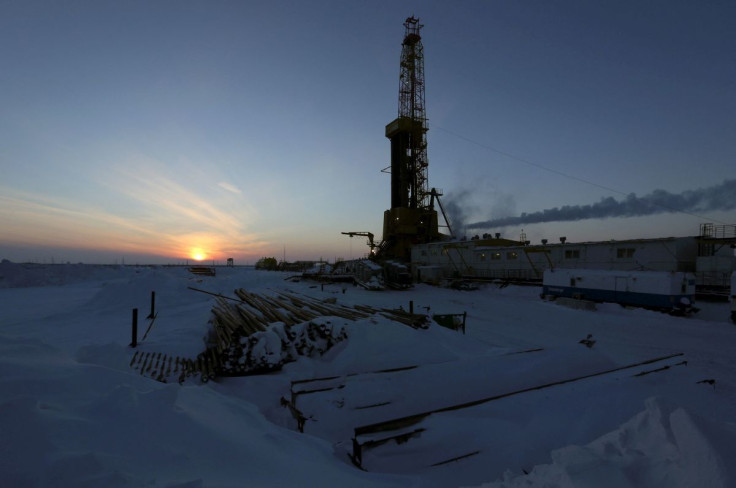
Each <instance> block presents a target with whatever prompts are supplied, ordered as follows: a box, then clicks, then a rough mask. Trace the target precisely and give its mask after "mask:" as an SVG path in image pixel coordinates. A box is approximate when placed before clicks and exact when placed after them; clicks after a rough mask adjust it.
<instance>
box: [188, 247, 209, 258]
mask: <svg viewBox="0 0 736 488" xmlns="http://www.w3.org/2000/svg"><path fill="white" fill-rule="evenodd" d="M191 258H192V259H194V260H195V261H203V260H205V259H207V255H206V254H205V253H204V251H202V250H201V249H193V250H192V253H191Z"/></svg>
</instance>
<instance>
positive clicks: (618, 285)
mask: <svg viewBox="0 0 736 488" xmlns="http://www.w3.org/2000/svg"><path fill="white" fill-rule="evenodd" d="M542 296H543V297H545V298H556V297H567V298H577V299H581V300H591V301H594V302H613V303H620V304H621V305H633V306H637V307H645V308H654V309H659V310H666V311H670V312H675V313H688V312H691V311H693V304H694V303H695V299H694V297H695V275H693V274H692V273H682V272H668V271H609V270H602V269H560V268H557V269H548V270H545V271H544V281H543V286H542Z"/></svg>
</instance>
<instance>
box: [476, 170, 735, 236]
mask: <svg viewBox="0 0 736 488" xmlns="http://www.w3.org/2000/svg"><path fill="white" fill-rule="evenodd" d="M734 208H736V180H724V181H723V183H721V184H719V185H715V186H712V187H709V188H699V189H697V190H688V191H684V192H682V193H679V194H674V193H670V192H668V191H666V190H654V191H653V192H652V193H650V194H648V195H644V196H642V197H637V196H636V195H635V194H633V193H631V194H629V195H628V196H626V197H625V198H623V199H621V200H616V199H615V198H613V197H606V198H602V199H601V200H600V201H599V202H597V203H593V204H589V205H565V206H562V207H554V208H548V209H545V210H541V211H539V212H532V213H522V214H521V215H519V216H518V217H504V218H497V219H491V220H486V221H482V222H473V223H469V224H466V226H467V228H468V229H490V228H499V227H506V226H512V225H522V224H537V223H541V222H569V221H575V220H584V219H605V218H610V217H641V216H645V215H653V214H659V213H674V212H684V213H692V212H707V211H711V210H733V209H734Z"/></svg>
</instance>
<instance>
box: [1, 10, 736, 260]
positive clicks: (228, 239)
mask: <svg viewBox="0 0 736 488" xmlns="http://www.w3.org/2000/svg"><path fill="white" fill-rule="evenodd" d="M409 15H415V16H417V17H419V18H420V19H421V22H422V23H423V24H424V25H425V28H424V29H423V31H422V33H423V44H424V48H425V74H426V105H427V115H428V117H429V126H430V131H429V133H428V143H429V149H428V156H429V162H430V167H429V178H430V185H431V186H435V187H438V188H441V189H443V190H444V192H445V198H446V200H447V201H448V202H453V203H454V204H455V206H456V207H458V208H460V209H461V211H462V213H463V217H464V219H465V221H466V223H468V222H478V221H488V220H492V219H496V218H501V217H508V216H514V215H519V214H520V213H522V212H527V213H530V212H537V211H541V210H545V209H550V208H554V207H558V206H564V205H585V204H593V203H595V202H597V201H599V200H601V199H602V198H606V197H614V198H624V196H625V195H627V194H629V193H632V192H633V193H636V194H637V195H642V196H643V195H646V194H649V193H651V192H652V191H654V190H657V189H663V190H667V191H668V192H671V193H673V194H678V193H681V192H683V191H687V190H694V189H697V188H708V187H712V186H716V185H719V184H721V183H722V182H723V181H724V180H725V179H728V178H733V177H734V168H736V160H735V159H736V142H735V141H736V138H734V136H733V134H734V133H736V119H735V118H734V114H735V113H736V84H735V81H734V80H736V36H735V35H734V34H733V33H732V30H733V26H734V25H736V4H735V3H734V2H725V1H723V2H718V1H709V2H694V1H691V2H680V1H652V2H648V1H647V2H639V1H597V2H588V1H564V0H563V1H557V2H549V1H516V2H511V1H508V2H501V1H487V2H475V1H474V2H469V1H468V2H465V1H459V2H439V1H438V2H388V1H386V2H384V1H377V2H363V1H361V2H357V1H356V2H345V1H320V2H296V1H294V2H283V1H275V2H268V3H254V2H234V1H230V2H228V1H220V2H189V1H183V2H174V1H153V2H99V1H89V2H61V3H60V2H33V1H22V2H21V1H17V2H16V1H10V2H0V63H1V64H0V65H1V66H2V67H3V68H2V69H1V70H0V107H2V110H0V170H1V171H2V175H3V176H2V179H1V180H0V200H1V202H2V205H0V226H1V227H2V228H3V229H4V230H3V232H2V234H0V257H8V258H10V259H15V260H23V259H46V258H47V256H50V255H56V256H58V259H71V260H85V256H90V258H89V259H97V260H100V259H103V258H102V257H101V256H110V257H111V258H110V259H112V256H115V257H117V256H121V257H122V256H125V255H141V254H152V255H156V256H158V258H156V259H161V258H168V259H180V258H185V257H187V256H191V255H192V254H193V253H194V252H195V249H199V250H200V251H201V252H204V253H205V254H206V255H207V256H208V257H210V258H212V259H224V258H226V257H229V256H234V257H236V258H237V259H240V260H241V261H247V260H253V259H257V258H258V257H260V256H262V255H279V256H280V255H282V253H283V250H284V247H286V252H287V258H289V259H298V258H317V257H325V258H334V257H346V258H347V257H356V256H358V255H360V254H361V253H363V252H365V251H367V247H366V248H364V247H363V243H362V241H358V240H353V241H350V239H349V238H347V237H345V236H342V235H340V232H341V231H348V230H367V231H372V232H374V233H375V234H377V235H380V233H381V228H382V213H383V210H385V209H386V208H387V207H388V205H389V197H388V195H389V188H388V184H389V181H388V177H387V176H386V175H385V174H381V173H380V169H382V168H384V167H386V166H387V165H388V159H389V150H388V149H389V147H388V141H387V140H386V139H385V137H384V135H383V131H384V126H385V124H387V123H388V122H389V121H390V120H392V119H393V118H394V117H395V116H396V112H397V99H398V73H399V66H398V61H399V56H400V51H401V40H402V35H403V26H402V23H403V21H404V19H405V18H406V17H407V16H409ZM692 213H695V214H696V215H697V217H696V216H693V215H691V214H692ZM691 214H658V215H654V216H648V217H637V218H609V219H606V220H592V219H591V220H582V221H576V222H568V223H538V224H534V225H529V226H527V227H525V228H524V231H525V232H526V233H527V235H528V236H529V238H531V239H532V240H535V241H536V240H538V239H540V238H543V237H547V238H550V239H556V237H557V236H558V235H567V236H568V239H570V240H573V241H575V240H590V239H611V238H616V239H623V238H629V237H654V236H665V235H692V234H695V233H697V231H698V224H699V223H701V222H707V221H721V222H728V223H733V222H734V221H736V215H734V212H733V210H723V211H709V212H707V213H706V214H705V215H701V214H700V213H698V212H691ZM489 230H491V229H489ZM493 230H494V231H498V230H501V231H503V232H504V233H505V234H506V235H507V236H509V237H516V236H517V235H518V234H519V233H520V232H521V228H516V227H508V228H504V229H493ZM474 232H475V230H474ZM92 250H95V253H92ZM91 256H94V258H92V257H91Z"/></svg>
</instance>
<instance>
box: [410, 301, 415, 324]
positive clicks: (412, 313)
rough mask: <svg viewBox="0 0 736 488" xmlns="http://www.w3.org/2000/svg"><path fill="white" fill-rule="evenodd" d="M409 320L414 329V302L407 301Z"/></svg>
mask: <svg viewBox="0 0 736 488" xmlns="http://www.w3.org/2000/svg"><path fill="white" fill-rule="evenodd" d="M409 320H410V321H411V326H412V327H414V300H409Z"/></svg>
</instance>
